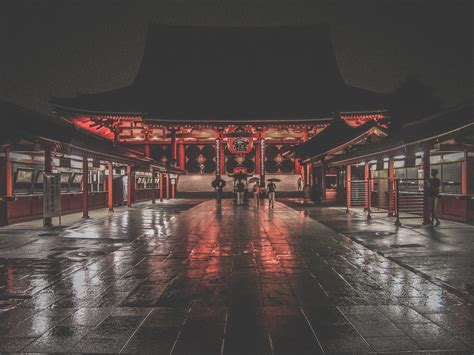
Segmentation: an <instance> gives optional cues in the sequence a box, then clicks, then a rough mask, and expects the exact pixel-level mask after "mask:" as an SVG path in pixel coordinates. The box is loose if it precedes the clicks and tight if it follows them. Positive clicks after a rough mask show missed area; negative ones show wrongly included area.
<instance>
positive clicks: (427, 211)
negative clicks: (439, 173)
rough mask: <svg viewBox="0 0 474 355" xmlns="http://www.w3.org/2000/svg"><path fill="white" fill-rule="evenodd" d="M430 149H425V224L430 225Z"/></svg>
mask: <svg viewBox="0 0 474 355" xmlns="http://www.w3.org/2000/svg"><path fill="white" fill-rule="evenodd" d="M430 173H431V169H430V147H427V146H425V147H423V179H424V188H423V224H424V225H428V224H430V222H431V221H430V208H429V207H430V206H428V184H427V182H428V179H429V178H430Z"/></svg>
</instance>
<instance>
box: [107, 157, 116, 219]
mask: <svg viewBox="0 0 474 355" xmlns="http://www.w3.org/2000/svg"><path fill="white" fill-rule="evenodd" d="M108 165H109V176H108V179H107V180H108V184H107V189H108V193H107V205H108V206H109V212H113V211H114V187H113V186H114V167H113V166H112V162H111V161H109V164H108Z"/></svg>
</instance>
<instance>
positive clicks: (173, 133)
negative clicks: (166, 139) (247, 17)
mask: <svg viewBox="0 0 474 355" xmlns="http://www.w3.org/2000/svg"><path fill="white" fill-rule="evenodd" d="M171 159H172V160H173V161H174V162H175V163H177V161H178V150H177V147H176V129H172V130H171Z"/></svg>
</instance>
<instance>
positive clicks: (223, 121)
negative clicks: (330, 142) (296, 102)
mask: <svg viewBox="0 0 474 355" xmlns="http://www.w3.org/2000/svg"><path fill="white" fill-rule="evenodd" d="M332 119H333V117H319V118H291V117H287V118H267V119H265V118H252V117H248V118H241V119H232V118H220V119H219V118H209V119H198V118H195V119H185V118H149V117H148V118H147V117H144V121H145V122H147V123H152V124H173V125H180V124H181V125H183V124H184V125H213V124H214V125H216V124H217V125H228V124H237V125H242V124H249V123H255V124H259V125H268V126H271V125H281V124H284V125H297V124H317V123H324V122H328V121H331V120H332Z"/></svg>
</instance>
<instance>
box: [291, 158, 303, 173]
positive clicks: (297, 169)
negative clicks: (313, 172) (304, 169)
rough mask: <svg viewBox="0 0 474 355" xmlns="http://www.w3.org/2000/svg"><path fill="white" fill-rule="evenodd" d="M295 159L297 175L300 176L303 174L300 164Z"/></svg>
mask: <svg viewBox="0 0 474 355" xmlns="http://www.w3.org/2000/svg"><path fill="white" fill-rule="evenodd" d="M293 159H294V160H295V174H298V175H300V174H301V166H300V162H299V160H298V159H296V157H294V158H293Z"/></svg>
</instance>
